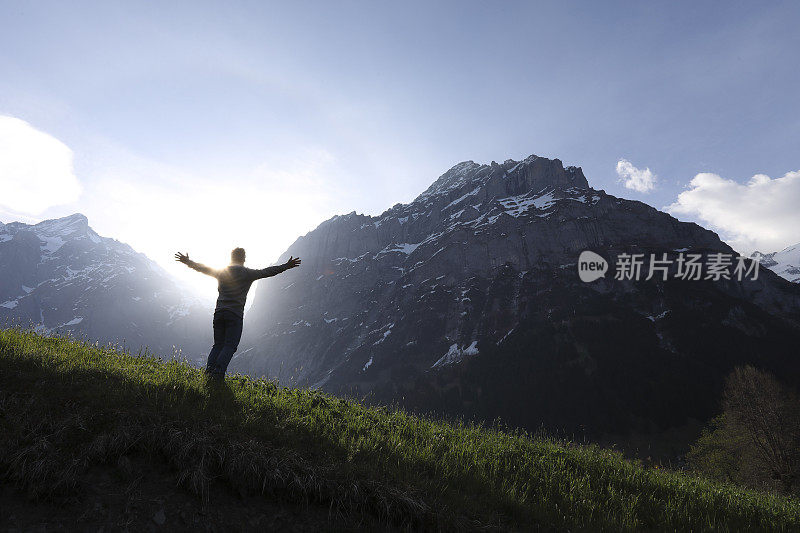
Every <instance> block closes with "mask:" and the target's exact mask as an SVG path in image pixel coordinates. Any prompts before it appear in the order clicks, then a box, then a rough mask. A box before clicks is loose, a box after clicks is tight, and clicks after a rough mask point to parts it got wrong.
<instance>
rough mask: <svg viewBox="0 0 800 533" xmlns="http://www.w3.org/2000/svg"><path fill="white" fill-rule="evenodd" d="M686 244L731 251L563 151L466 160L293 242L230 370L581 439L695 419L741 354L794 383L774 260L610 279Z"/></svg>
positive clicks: (796, 332)
mask: <svg viewBox="0 0 800 533" xmlns="http://www.w3.org/2000/svg"><path fill="white" fill-rule="evenodd" d="M584 250H592V251H594V252H596V253H599V254H601V256H603V257H604V258H605V259H606V260H609V261H611V262H612V266H611V267H610V271H609V272H608V273H607V274H606V276H605V277H602V278H600V279H598V280H596V281H593V282H591V283H584V282H582V281H580V279H579V277H578V273H577V260H578V256H579V254H580V253H581V252H582V251H584ZM684 252H685V253H699V254H702V256H703V258H704V260H707V259H708V254H711V253H723V254H733V253H734V252H733V250H732V249H731V248H730V247H729V246H728V245H726V244H725V243H723V242H722V241H721V240H720V239H719V238H718V236H717V235H716V234H715V233H713V232H711V231H708V230H706V229H704V228H702V227H700V226H698V225H696V224H693V223H686V222H680V221H678V220H676V219H674V218H672V217H671V216H669V215H668V214H666V213H663V212H660V211H658V210H656V209H654V208H652V207H650V206H648V205H646V204H644V203H641V202H637V201H631V200H626V199H621V198H616V197H614V196H611V195H608V194H606V193H605V192H604V191H602V190H595V189H592V188H591V187H590V186H589V184H588V182H587V180H586V178H585V176H584V175H583V172H582V170H581V169H580V168H577V167H571V166H568V167H566V168H565V167H564V166H563V165H562V163H561V162H560V161H559V160H558V159H554V160H551V159H547V158H542V157H537V156H530V157H528V158H526V159H524V160H523V161H513V160H507V161H505V162H504V163H503V164H498V163H495V162H492V163H491V164H488V165H487V164H478V163H475V162H473V161H466V162H462V163H459V164H457V165H456V166H454V167H453V168H451V169H450V170H448V171H447V172H446V173H445V174H443V175H442V176H441V177H439V179H437V180H436V181H435V182H434V183H433V184H432V185H431V186H430V187H429V188H428V189H427V190H426V191H424V192H423V193H422V194H420V195H419V196H418V197H417V198H416V199H415V200H414V201H413V202H411V203H409V204H397V205H395V206H393V207H392V208H391V209H388V210H387V211H386V212H384V213H383V214H381V215H380V216H376V217H371V216H365V215H359V214H356V213H355V212H352V213H349V214H347V215H343V216H335V217H333V218H331V219H330V220H327V221H325V222H323V223H322V224H320V225H319V226H318V227H317V228H316V229H314V230H313V231H311V232H309V233H308V234H306V235H304V236H302V237H300V238H298V239H297V240H296V241H295V242H294V243H293V244H292V245H291V246H290V247H289V249H288V250H286V252H285V253H284V254H283V256H282V258H281V260H285V259H286V258H288V257H289V255H294V256H300V257H301V258H302V259H303V265H302V267H301V268H298V269H295V270H292V271H289V272H287V273H285V274H282V275H281V276H280V277H278V278H275V279H274V280H271V281H270V283H264V284H261V285H259V287H258V288H257V290H256V293H255V295H254V303H253V307H252V309H251V310H250V311H249V314H248V316H247V317H246V327H245V337H244V339H243V341H242V345H241V348H240V352H239V353H238V354H237V355H236V356H235V358H234V360H233V363H232V368H233V369H236V370H242V371H246V372H250V373H253V374H256V375H260V374H265V375H269V376H275V377H278V378H279V379H281V381H282V382H284V383H291V384H297V385H302V386H314V387H321V388H322V389H324V390H326V391H329V392H333V393H336V394H344V395H352V396H357V397H365V398H366V399H367V400H368V401H374V402H379V403H396V404H400V405H402V406H404V407H406V408H409V409H412V410H414V411H423V412H430V411H434V412H439V413H445V414H452V415H461V416H465V417H468V418H474V419H478V420H487V421H489V420H492V419H495V418H497V417H499V418H501V419H502V420H503V421H504V422H505V423H508V424H511V425H513V426H518V427H523V428H527V429H531V430H533V429H537V428H539V427H541V426H545V427H546V428H549V429H552V430H557V431H566V432H569V433H572V434H575V433H576V432H580V433H583V434H586V435H587V436H591V437H599V436H602V435H610V434H632V433H645V434H650V433H655V432H663V431H667V430H669V429H670V428H679V427H684V426H686V425H687V424H691V423H692V422H693V421H694V423H697V421H704V420H707V419H708V418H709V417H711V416H713V415H714V414H715V413H716V412H717V410H718V401H719V394H720V392H721V387H722V382H723V379H724V377H725V375H726V374H727V373H728V372H729V371H730V370H731V369H732V368H733V367H734V366H735V365H737V364H742V363H751V364H755V365H757V366H759V367H761V368H766V369H770V370H772V371H774V372H778V373H780V375H781V376H782V377H783V378H784V379H785V380H786V381H788V382H791V383H794V384H797V383H800V360H798V351H797V346H798V342H800V286H798V285H794V284H790V283H787V282H786V281H785V280H783V279H781V278H779V277H778V276H777V275H775V274H774V273H773V272H771V271H769V270H767V269H761V270H760V271H759V272H758V277H757V279H755V280H751V279H749V278H747V277H746V279H744V280H743V281H736V280H735V279H734V280H725V279H721V280H719V281H713V280H698V281H690V280H681V279H674V277H673V276H672V275H671V276H670V277H669V278H668V279H667V280H666V281H664V280H662V279H661V278H660V277H655V278H653V279H652V280H649V281H648V280H644V279H642V280H639V281H635V280H630V279H626V280H616V279H614V272H615V265H614V258H615V257H617V256H618V255H619V254H621V253H643V254H650V253H656V254H661V253H667V254H669V256H668V257H669V258H671V259H675V260H677V256H678V254H680V253H684ZM647 257H649V255H647ZM659 257H660V255H659ZM745 265H746V266H749V267H752V266H753V265H752V263H749V262H745ZM646 268H647V264H645V269H646ZM645 271H646V270H645ZM674 273H675V265H674V264H673V265H672V266H671V270H670V274H674ZM687 438H688V437H687ZM685 443H686V439H683V441H682V444H685Z"/></svg>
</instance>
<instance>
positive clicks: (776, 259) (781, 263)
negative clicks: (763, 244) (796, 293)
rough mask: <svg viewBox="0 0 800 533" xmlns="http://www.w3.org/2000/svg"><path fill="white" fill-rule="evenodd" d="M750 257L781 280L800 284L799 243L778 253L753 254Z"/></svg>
mask: <svg viewBox="0 0 800 533" xmlns="http://www.w3.org/2000/svg"><path fill="white" fill-rule="evenodd" d="M751 257H752V258H753V259H756V260H758V261H760V262H761V264H762V265H764V266H765V267H767V268H769V269H770V270H772V271H773V272H775V273H776V274H778V275H779V276H781V277H782V278H784V279H787V280H789V281H791V282H793V283H800V243H797V244H795V245H793V246H788V247H786V248H784V249H783V250H781V251H780V252H772V253H769V254H762V253H761V252H754V253H753V255H752V256H751Z"/></svg>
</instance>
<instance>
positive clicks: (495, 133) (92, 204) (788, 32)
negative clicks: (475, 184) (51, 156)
mask: <svg viewBox="0 0 800 533" xmlns="http://www.w3.org/2000/svg"><path fill="white" fill-rule="evenodd" d="M0 20H1V21H2V22H1V24H2V31H0V50H3V53H2V54H0V116H4V117H13V118H14V119H19V120H20V121H24V124H25V126H21V125H20V122H18V121H7V125H8V128H9V129H8V131H10V132H11V133H8V134H7V135H6V138H11V139H12V141H13V139H17V138H18V137H19V136H18V135H17V134H16V133H14V132H16V131H17V129H15V128H24V127H29V128H32V129H35V130H36V131H38V132H41V133H42V135H46V136H48V137H51V138H52V139H53V140H57V141H58V142H60V143H62V144H63V145H64V146H66V147H67V148H68V149H69V150H71V152H72V155H73V161H72V163H73V164H72V167H71V169H65V170H64V173H63V175H61V174H59V172H57V171H52V169H49V170H48V171H47V174H48V176H50V177H49V178H48V177H43V178H41V179H42V180H44V181H43V182H42V184H41V185H42V187H45V188H46V189H47V190H49V191H60V192H59V193H58V194H55V193H53V198H51V199H50V200H49V201H47V202H44V203H45V204H50V205H44V206H43V204H42V205H33V204H28V203H26V201H25V199H24V198H23V197H22V196H19V197H16V196H14V195H10V196H9V195H6V197H5V199H4V198H3V194H2V192H0V220H2V221H3V222H8V221H10V220H28V221H35V220H39V219H42V218H48V217H54V216H62V215H65V214H70V213H72V212H75V211H80V212H83V213H84V214H86V215H87V216H88V217H89V219H90V223H91V224H92V226H93V227H94V228H95V229H96V230H97V231H98V232H99V233H100V234H102V235H110V236H114V237H116V238H119V239H120V240H124V241H126V242H129V243H130V244H131V245H133V246H134V247H135V248H137V249H138V250H140V251H144V252H145V253H147V254H148V255H150V256H151V257H153V258H154V259H156V260H158V261H159V262H161V263H163V264H165V265H167V266H168V267H169V268H173V267H172V266H171V265H169V260H170V256H171V254H170V251H171V250H173V249H188V250H189V251H190V253H191V252H193V253H192V256H193V258H194V256H197V258H198V259H201V260H205V261H207V262H209V263H212V264H214V263H220V262H224V261H225V260H226V259H227V251H229V250H230V248H232V247H233V246H234V245H243V246H245V247H246V248H248V249H249V250H250V253H249V257H250V259H251V260H253V261H256V262H263V263H270V262H272V261H274V260H275V259H276V258H277V256H278V255H279V254H280V253H281V252H282V251H283V250H284V249H285V248H286V247H287V246H288V245H289V244H290V243H291V242H292V241H293V240H294V239H295V238H296V237H297V236H298V235H300V234H303V233H305V232H307V231H309V230H311V229H313V228H314V227H315V226H316V225H317V224H318V223H319V222H321V221H322V220H324V219H326V218H329V217H330V216H332V215H334V214H338V213H346V212H349V211H352V210H356V211H358V212H363V213H367V214H378V213H380V212H381V211H383V210H384V209H386V208H388V207H390V206H391V205H393V204H395V203H397V202H408V201H410V200H412V199H413V198H414V197H415V196H416V195H417V194H419V193H420V192H422V191H423V190H424V189H425V188H426V187H427V186H428V185H429V184H430V182H432V181H433V180H434V179H435V178H436V177H437V176H439V175H440V174H441V173H443V172H444V171H445V170H447V169H448V168H449V167H450V166H452V165H453V164H455V163H457V162H459V161H463V160H467V159H472V160H474V161H477V162H489V161H491V160H497V161H502V160H505V159H507V158H513V159H520V158H523V157H525V156H527V155H530V154H533V153H535V154H537V155H541V156H546V157H557V158H559V159H561V160H562V161H564V163H565V164H572V165H577V166H581V167H583V169H584V172H585V174H586V176H587V178H588V180H589V183H590V184H591V185H592V186H593V187H595V188H597V189H605V190H606V191H607V192H609V193H611V194H615V195H618V196H623V197H627V198H635V199H638V200H642V201H645V202H647V203H649V204H651V205H653V206H655V207H657V208H660V209H661V208H669V210H670V211H671V212H672V213H673V214H674V215H675V216H678V217H679V218H681V219H684V220H696V221H699V222H701V223H703V224H704V225H705V226H708V227H712V229H715V230H717V231H718V232H720V233H721V235H723V237H725V238H726V239H728V240H729V242H732V243H733V244H734V245H735V246H736V247H737V248H738V249H741V250H742V251H749V250H751V249H753V248H759V247H760V248H764V247H766V248H768V249H769V250H770V251H772V250H774V249H779V248H780V247H783V246H788V245H790V244H794V243H796V242H798V241H800V230H798V229H793V228H800V219H798V213H797V211H798V209H797V208H796V206H797V205H800V203H794V202H795V201H797V202H800V172H798V171H800V150H798V146H800V106H799V105H798V89H799V88H800V68H798V64H800V31H798V25H799V24H800V3H798V2H727V1H726V2H572V3H568V2H542V3H534V2H285V3H267V2H224V3H223V2H217V3H205V2H173V3H164V2H159V3H145V2H136V3H133V2H69V3H66V2H35V3H32V2H31V3H28V2H6V1H2V0H0ZM0 133H1V132H0ZM0 139H2V135H1V134H0ZM12 141H9V142H12ZM37 146H38V145H37ZM23 151H24V150H23ZM31 151H32V152H36V148H31ZM17 152H20V150H19V149H18V148H14V149H13V150H11V149H8V150H6V154H8V153H12V156H13V153H17ZM2 154H3V151H2V146H0V188H1V187H2V186H3V182H4V181H5V182H6V183H5V185H6V186H8V187H7V188H6V190H17V191H19V187H17V188H16V189H15V188H14V186H13V185H14V184H13V183H12V180H15V179H17V180H19V179H20V178H19V177H15V176H18V175H17V174H13V173H11V172H10V171H9V170H8V168H10V167H9V166H8V165H6V167H5V168H6V171H5V173H3V172H4V171H3V168H4V167H3V161H2ZM9 157H11V156H9ZM42 157H44V156H42ZM623 159H624V160H626V161H628V162H629V163H630V165H629V166H628V167H626V168H628V169H629V173H628V174H625V176H627V177H628V178H630V177H636V180H634V181H636V182H637V183H639V184H640V186H639V190H636V189H631V188H626V187H625V182H624V181H623V180H621V177H620V174H618V172H617V168H618V166H619V165H618V163H619V161H620V160H623ZM19 164H21V163H19ZM19 164H17V166H16V167H14V166H13V165H11V167H13V168H18V167H19ZM645 169H649V170H650V175H654V176H655V181H654V182H652V183H651V182H650V181H649V180H648V179H647V176H646V175H645V174H643V173H644V171H645ZM760 175H765V176H769V178H767V179H766V181H765V178H764V177H756V178H753V177H754V176H760ZM36 179H39V178H34V177H30V176H28V177H27V178H26V180H25V183H31V182H32V180H36ZM48 179H50V180H51V181H52V180H59V181H58V183H51V182H48V181H46V180H48ZM642 180H644V181H642ZM68 182H69V184H67V183H68ZM642 183H644V185H641V184H642ZM9 184H10V186H9ZM65 184H67V185H65ZM17 185H19V184H17ZM631 185H632V184H631ZM60 187H63V191H62V189H61V188H60ZM646 189H649V190H646ZM18 194H20V195H22V194H23V193H21V192H20V193H18ZM679 195H680V196H679ZM40 197H41V198H47V197H48V196H47V194H42V195H41V196H40ZM793 206H795V207H793ZM231 233H234V234H235V235H236V236H237V237H236V238H233V239H230V238H227V236H229V235H230V234H231ZM174 271H175V272H179V271H178V270H174Z"/></svg>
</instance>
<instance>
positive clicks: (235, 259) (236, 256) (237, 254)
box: [231, 248, 245, 265]
mask: <svg viewBox="0 0 800 533" xmlns="http://www.w3.org/2000/svg"><path fill="white" fill-rule="evenodd" d="M244 258H245V253H244V248H234V249H233V250H231V263H234V264H237V265H243V264H244Z"/></svg>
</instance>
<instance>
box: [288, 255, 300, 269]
mask: <svg viewBox="0 0 800 533" xmlns="http://www.w3.org/2000/svg"><path fill="white" fill-rule="evenodd" d="M296 266H300V258H299V257H292V256H289V260H288V261H286V268H294V267H296Z"/></svg>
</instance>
